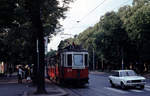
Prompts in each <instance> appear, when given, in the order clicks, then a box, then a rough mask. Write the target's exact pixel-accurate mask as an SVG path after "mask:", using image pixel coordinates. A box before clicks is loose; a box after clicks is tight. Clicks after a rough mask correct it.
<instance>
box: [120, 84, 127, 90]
mask: <svg viewBox="0 0 150 96" xmlns="http://www.w3.org/2000/svg"><path fill="white" fill-rule="evenodd" d="M121 88H122V89H123V90H125V89H126V86H125V85H124V83H123V82H121Z"/></svg>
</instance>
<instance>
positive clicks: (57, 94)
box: [22, 80, 68, 96]
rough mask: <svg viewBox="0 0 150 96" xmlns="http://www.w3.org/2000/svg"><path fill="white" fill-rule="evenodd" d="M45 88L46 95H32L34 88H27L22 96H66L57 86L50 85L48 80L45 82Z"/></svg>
mask: <svg viewBox="0 0 150 96" xmlns="http://www.w3.org/2000/svg"><path fill="white" fill-rule="evenodd" d="M45 87H46V91H47V94H36V95H35V94H34V93H35V92H36V87H33V86H28V91H25V92H24V94H23V95H22V96H67V94H68V93H67V92H66V91H64V90H63V89H62V88H60V87H58V86H57V85H55V84H53V83H51V82H50V81H49V80H45Z"/></svg>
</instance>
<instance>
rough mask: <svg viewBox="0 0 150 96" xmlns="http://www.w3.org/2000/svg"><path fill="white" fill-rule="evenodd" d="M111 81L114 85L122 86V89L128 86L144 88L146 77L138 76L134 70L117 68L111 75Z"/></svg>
mask: <svg viewBox="0 0 150 96" xmlns="http://www.w3.org/2000/svg"><path fill="white" fill-rule="evenodd" d="M109 81H110V84H111V86H112V87H114V86H115V85H117V86H121V88H122V89H126V88H127V87H139V88H140V89H144V85H145V84H146V79H145V78H144V77H142V76H138V75H137V74H136V73H135V72H134V71H133V70H115V71H113V74H112V76H109Z"/></svg>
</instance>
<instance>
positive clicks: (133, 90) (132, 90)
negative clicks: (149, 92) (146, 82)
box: [130, 89, 144, 93]
mask: <svg viewBox="0 0 150 96" xmlns="http://www.w3.org/2000/svg"><path fill="white" fill-rule="evenodd" d="M130 91H131V92H138V93H139V92H144V91H142V90H135V89H131V90H130Z"/></svg>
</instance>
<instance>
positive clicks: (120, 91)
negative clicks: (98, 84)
mask: <svg viewBox="0 0 150 96" xmlns="http://www.w3.org/2000/svg"><path fill="white" fill-rule="evenodd" d="M104 88H105V89H108V90H111V91H115V92H118V93H122V94H126V93H129V92H126V91H122V90H119V89H115V88H110V87H104Z"/></svg>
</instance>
